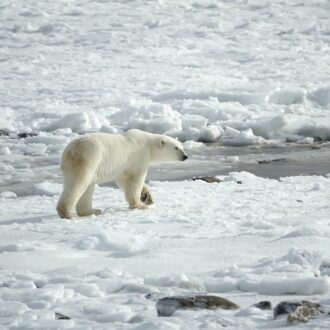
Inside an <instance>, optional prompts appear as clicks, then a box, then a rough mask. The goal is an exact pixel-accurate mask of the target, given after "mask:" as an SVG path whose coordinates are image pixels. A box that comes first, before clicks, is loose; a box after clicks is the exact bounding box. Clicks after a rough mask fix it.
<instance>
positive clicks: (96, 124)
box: [44, 111, 109, 133]
mask: <svg viewBox="0 0 330 330" xmlns="http://www.w3.org/2000/svg"><path fill="white" fill-rule="evenodd" d="M103 125H109V122H108V120H107V119H105V118H104V117H103V116H100V115H98V114H96V113H95V112H93V111H91V112H74V113H70V114H67V115H65V116H64V117H62V118H60V119H59V120H57V121H55V122H53V123H52V124H50V125H48V126H46V127H45V128H44V129H45V130H46V131H49V132H51V131H55V130H57V129H62V128H71V129H72V131H73V132H77V133H84V132H88V131H93V130H97V131H98V130H100V129H101V127H102V126H103Z"/></svg>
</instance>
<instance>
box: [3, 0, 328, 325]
mask: <svg viewBox="0 0 330 330" xmlns="http://www.w3.org/2000/svg"><path fill="white" fill-rule="evenodd" d="M329 42H330V4H329V2H328V1H327V0H299V1H298V0H292V1H270V0H254V1H252V0H245V1H243V0H242V1H240V0H235V1H212V0H211V1H207V0H205V1H204V0H194V1H191V0H184V1H183V0H182V1H180V0H177V1H170V0H159V1H144V0H143V1H135V0H132V1H101V0H99V1H98V0H94V1H87V0H86V1H83V0H81V1H78V0H77V1H75V0H71V1H51V0H43V1H37V0H35V1H34V0H26V1H23V0H21V1H11V0H2V1H1V3H0V70H1V75H0V100H1V102H0V328H1V329H134V330H135V329H136V330H137V329H141V330H142V329H143V330H149V329H150V330H151V329H166V330H167V329H219V328H222V327H226V328H229V329H275V328H285V327H287V326H288V324H287V319H286V316H287V315H283V316H279V317H277V318H276V319H274V316H273V312H272V310H260V309H258V308H256V307H253V306H252V305H253V304H255V303H257V302H259V301H262V300H269V301H270V302H271V303H272V305H273V306H275V305H276V304H277V303H278V302H280V301H301V300H302V299H303V300H309V301H312V302H319V303H320V304H321V307H322V310H323V313H321V314H318V315H315V316H314V317H313V318H312V319H311V320H309V322H307V323H294V324H293V325H290V328H291V329H302V328H311V329H329V328H330V316H329V315H328V313H329V311H330V293H329V292H330V281H329V276H330V252H329V251H330V249H329V248H330V229H329V225H330V205H329V195H330V181H329V178H328V176H327V175H326V174H327V173H324V174H325V175H324V176H301V175H299V174H301V173H299V172H298V171H297V173H295V175H294V176H290V177H282V178H279V179H267V178H261V177H258V176H255V175H253V174H251V173H248V172H232V171H231V170H230V168H231V165H230V164H237V163H239V162H240V161H241V159H240V157H237V156H236V155H235V154H232V155H231V156H230V158H228V157H227V158H226V157H224V158H223V159H221V157H220V158H217V161H219V165H218V166H219V167H221V166H222V164H221V163H222V160H223V161H224V162H227V165H228V172H227V173H225V174H224V175H221V176H218V178H220V179H221V180H222V182H221V183H206V182H204V181H192V180H185V181H167V179H171V180H173V176H171V173H172V172H171V171H172V169H173V168H172V167H171V166H172V165H167V166H166V167H162V166H161V167H159V168H156V169H153V171H157V170H159V171H160V173H161V175H159V176H158V177H161V178H162V180H161V181H157V180H151V181H150V182H149V183H148V184H149V186H150V190H151V193H152V195H153V197H154V200H155V203H154V205H152V206H151V207H150V208H149V209H147V210H129V209H128V208H127V203H126V201H125V199H124V196H123V193H122V191H121V190H119V189H117V188H115V187H113V186H103V187H98V188H97V189H96V192H95V198H94V204H95V206H96V207H99V208H101V209H102V210H103V211H102V214H101V215H99V216H91V217H85V218H78V219H74V220H71V221H68V220H64V219H59V218H58V216H57V214H56V210H55V207H56V203H57V200H58V197H59V194H60V193H61V190H62V175H61V172H60V168H59V159H60V155H61V152H62V150H63V148H64V146H65V145H66V144H67V143H68V142H69V141H71V140H72V139H73V138H76V137H78V136H80V135H82V134H88V133H90V132H100V131H101V132H108V133H121V132H124V131H126V130H128V129H130V128H139V129H142V130H145V131H148V132H151V133H160V134H166V135H169V136H172V137H176V138H178V139H179V140H181V141H182V142H183V143H184V147H185V149H186V151H187V152H188V155H189V160H188V161H186V162H184V163H180V165H173V166H177V167H176V171H178V172H179V173H185V171H186V169H188V168H192V167H193V168H194V170H195V173H196V174H198V170H199V169H202V167H203V173H204V172H205V169H206V172H205V173H207V168H208V166H211V163H212V169H213V170H214V169H216V166H217V164H215V161H214V160H212V159H208V156H207V155H208V153H207V152H205V150H214V149H211V148H218V147H219V146H220V147H221V148H222V149H221V150H225V149H226V148H233V147H240V148H242V147H244V146H246V147H247V146H257V147H258V146H260V148H262V147H263V146H265V145H267V146H273V145H274V146H281V145H283V144H287V143H292V144H296V145H308V146H310V148H311V149H312V148H313V150H314V151H313V157H314V154H315V153H317V150H318V149H315V148H319V149H320V150H322V151H323V154H322V157H326V153H324V147H323V146H325V145H326V143H323V142H325V141H328V140H329V139H330V114H329V110H330V83H329V67H330V46H329ZM208 143H212V146H207V145H206V144H208ZM205 148H206V149H205ZM207 148H208V149H207ZM201 150H204V151H203V152H202V151H201ZM205 155H206V156H205ZM266 156H267V155H266ZM307 157H309V154H308V152H306V158H307ZM311 159H313V158H311ZM309 161H310V159H309ZM315 161H317V156H316V157H315ZM329 172H330V170H329ZM212 173H213V174H214V173H215V174H216V171H215V172H214V171H213V172H212ZM221 173H223V172H221ZM179 176H180V175H177V176H176V177H179ZM156 177H157V176H156ZM151 178H152V177H151ZM196 294H209V295H218V296H221V297H224V298H227V299H229V300H230V301H232V302H234V303H235V304H237V305H238V306H239V309H237V310H223V309H214V310H209V309H186V310H185V309H183V310H181V309H180V310H177V311H175V312H174V314H173V315H172V316H170V317H160V316H158V315H157V310H156V304H157V301H158V300H159V299H161V298H164V297H169V296H178V295H179V296H191V295H196ZM56 313H60V314H63V315H65V316H67V317H68V319H66V320H60V319H58V318H59V317H58V315H60V314H56Z"/></svg>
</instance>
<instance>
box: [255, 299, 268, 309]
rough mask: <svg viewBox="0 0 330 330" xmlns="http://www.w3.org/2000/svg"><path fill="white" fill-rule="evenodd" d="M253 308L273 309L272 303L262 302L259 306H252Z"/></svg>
mask: <svg viewBox="0 0 330 330" xmlns="http://www.w3.org/2000/svg"><path fill="white" fill-rule="evenodd" d="M252 306H253V307H256V308H259V309H261V310H269V309H272V303H271V302H270V301H260V302H258V303H257V304H254V305H252Z"/></svg>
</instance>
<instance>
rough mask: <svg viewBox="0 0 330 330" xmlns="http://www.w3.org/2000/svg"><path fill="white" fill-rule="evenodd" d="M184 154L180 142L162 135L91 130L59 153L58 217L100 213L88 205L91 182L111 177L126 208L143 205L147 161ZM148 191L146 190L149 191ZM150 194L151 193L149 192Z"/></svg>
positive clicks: (175, 158)
mask: <svg viewBox="0 0 330 330" xmlns="http://www.w3.org/2000/svg"><path fill="white" fill-rule="evenodd" d="M186 158H187V156H186V154H185V152H184V150H183V147H182V144H181V143H180V142H179V141H177V140H175V139H173V138H171V137H168V136H165V135H159V134H151V133H146V132H143V131H140V130H137V129H132V130H130V131H128V132H126V133H124V134H107V133H95V134H89V135H86V136H84V137H81V138H78V139H76V140H73V141H71V142H70V143H69V144H68V145H67V147H66V148H65V149H64V151H63V154H62V161H61V169H62V171H63V175H64V189H63V192H62V195H61V197H60V199H59V201H58V204H57V212H58V214H59V216H60V217H62V218H68V219H71V218H72V217H73V210H74V209H75V208H76V210H77V214H78V215H79V216H85V215H91V214H100V210H97V209H93V208H92V196H93V190H94V185H95V184H98V183H104V182H109V181H112V180H114V181H115V182H116V183H117V185H118V186H119V187H120V188H122V189H123V190H124V192H125V197H126V200H127V202H128V204H129V207H130V208H140V209H143V208H146V205H144V204H143V203H141V202H140V197H141V192H142V190H143V191H144V193H147V194H149V191H148V188H147V187H146V186H145V184H144V180H145V178H146V175H147V171H148V169H149V166H150V164H152V163H160V162H170V161H180V160H185V159H186ZM149 195H150V194H149ZM149 197H150V198H151V196H149Z"/></svg>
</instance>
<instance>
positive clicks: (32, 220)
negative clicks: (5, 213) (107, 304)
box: [0, 213, 57, 226]
mask: <svg viewBox="0 0 330 330" xmlns="http://www.w3.org/2000/svg"><path fill="white" fill-rule="evenodd" d="M49 218H57V214H55V213H53V214H45V215H41V216H38V217H31V218H19V219H10V220H3V221H0V226H6V225H12V224H14V223H17V224H19V225H21V224H25V223H39V222H42V221H43V220H45V219H49Z"/></svg>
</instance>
